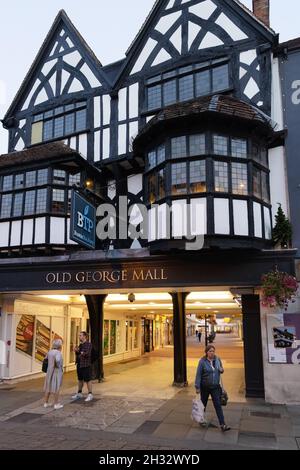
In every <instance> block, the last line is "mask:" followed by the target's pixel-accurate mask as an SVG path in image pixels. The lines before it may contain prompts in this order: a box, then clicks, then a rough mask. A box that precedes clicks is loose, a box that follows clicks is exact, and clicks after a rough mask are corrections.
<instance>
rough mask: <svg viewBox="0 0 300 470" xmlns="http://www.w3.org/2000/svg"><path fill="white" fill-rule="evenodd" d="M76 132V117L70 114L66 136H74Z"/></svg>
mask: <svg viewBox="0 0 300 470" xmlns="http://www.w3.org/2000/svg"><path fill="white" fill-rule="evenodd" d="M74 130H75V115H74V114H68V115H67V116H66V121H65V134H72V133H73V132H74Z"/></svg>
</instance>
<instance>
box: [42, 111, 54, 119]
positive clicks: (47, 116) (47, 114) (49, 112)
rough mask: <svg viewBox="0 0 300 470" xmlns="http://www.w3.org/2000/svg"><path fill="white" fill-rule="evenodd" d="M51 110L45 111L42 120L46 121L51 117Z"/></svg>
mask: <svg viewBox="0 0 300 470" xmlns="http://www.w3.org/2000/svg"><path fill="white" fill-rule="evenodd" d="M53 114H54V113H53V109H51V110H50V111H47V112H46V113H45V114H44V119H48V118H50V117H53Z"/></svg>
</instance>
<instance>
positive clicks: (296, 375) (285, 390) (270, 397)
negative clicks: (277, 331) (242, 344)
mask: <svg viewBox="0 0 300 470" xmlns="http://www.w3.org/2000/svg"><path fill="white" fill-rule="evenodd" d="M273 310H274V309H267V308H265V307H261V329H262V344H263V362H264V379H265V396H266V402H268V403H276V404H292V403H298V404H300V351H299V364H273V363H272V364H270V363H269V356H268V338H267V315H269V314H271V313H274V312H273ZM276 312H278V313H280V310H276ZM299 312H300V297H298V298H297V302H296V303H294V304H292V303H291V304H290V305H289V308H288V311H287V312H285V313H299ZM299 345H300V344H299Z"/></svg>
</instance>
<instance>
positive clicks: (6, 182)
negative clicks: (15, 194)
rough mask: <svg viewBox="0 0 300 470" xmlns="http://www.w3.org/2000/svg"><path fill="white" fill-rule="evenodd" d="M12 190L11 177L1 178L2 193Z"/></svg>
mask: <svg viewBox="0 0 300 470" xmlns="http://www.w3.org/2000/svg"><path fill="white" fill-rule="evenodd" d="M12 188H13V176H12V175H9V176H4V177H3V188H2V189H3V191H10V190H11V189H12Z"/></svg>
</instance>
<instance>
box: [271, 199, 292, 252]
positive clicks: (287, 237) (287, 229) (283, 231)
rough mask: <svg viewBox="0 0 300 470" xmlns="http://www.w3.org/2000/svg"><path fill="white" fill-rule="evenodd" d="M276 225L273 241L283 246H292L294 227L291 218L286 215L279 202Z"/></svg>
mask: <svg viewBox="0 0 300 470" xmlns="http://www.w3.org/2000/svg"><path fill="white" fill-rule="evenodd" d="M275 221H276V224H275V227H274V229H273V243H274V245H279V244H280V246H281V248H290V247H291V246H292V238H293V228H292V224H291V223H290V221H289V219H288V218H287V217H286V215H285V213H284V212H283V210H282V207H281V204H279V207H278V211H277V214H276V216H275Z"/></svg>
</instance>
